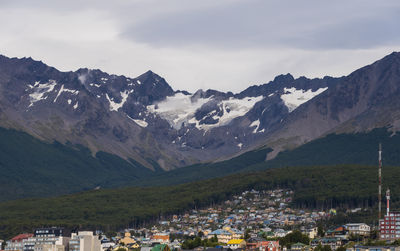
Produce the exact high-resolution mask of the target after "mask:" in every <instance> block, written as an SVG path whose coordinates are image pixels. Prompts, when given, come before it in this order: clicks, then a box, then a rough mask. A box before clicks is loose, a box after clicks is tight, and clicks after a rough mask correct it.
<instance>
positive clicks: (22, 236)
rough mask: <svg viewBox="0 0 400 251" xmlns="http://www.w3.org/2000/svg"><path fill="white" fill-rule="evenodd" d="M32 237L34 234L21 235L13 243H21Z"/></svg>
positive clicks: (13, 239)
mask: <svg viewBox="0 0 400 251" xmlns="http://www.w3.org/2000/svg"><path fill="white" fill-rule="evenodd" d="M32 236H33V234H19V235H17V236H15V237H14V238H12V239H11V241H13V242H15V241H16V242H20V241H22V240H23V239H28V238H29V237H32Z"/></svg>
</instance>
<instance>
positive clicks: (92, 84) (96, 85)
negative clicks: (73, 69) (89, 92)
mask: <svg viewBox="0 0 400 251" xmlns="http://www.w3.org/2000/svg"><path fill="white" fill-rule="evenodd" d="M89 85H90V86H94V87H97V88H99V87H100V86H101V85H99V84H95V83H90V84H89Z"/></svg>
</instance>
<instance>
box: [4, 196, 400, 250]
mask: <svg viewBox="0 0 400 251" xmlns="http://www.w3.org/2000/svg"><path fill="white" fill-rule="evenodd" d="M293 194H294V193H293V191H291V190H288V189H276V190H269V191H256V190H250V191H245V192H243V193H241V194H239V195H235V196H233V197H232V198H231V199H230V200H227V201H224V202H223V203H220V204H216V205H211V206H209V207H207V208H199V209H192V210H191V211H189V212H186V213H184V214H181V215H173V216H171V217H169V218H160V220H159V221H158V222H156V223H155V224H151V225H148V226H142V227H139V228H130V229H124V230H121V231H120V232H109V233H104V232H103V231H101V230H96V231H86V230H85V231H77V232H72V233H71V231H68V230H67V229H64V228H62V227H44V228H38V229H35V230H34V231H33V233H21V234H19V235H17V236H15V237H13V238H11V239H10V240H6V241H0V242H1V244H2V250H6V251H12V250H15V251H64V250H65V251H100V250H103V251H133V250H143V251H170V250H196V251H200V250H209V251H218V250H221V251H222V250H224V251H225V250H260V251H261V250H265V251H289V250H293V251H308V250H316V251H321V250H324V251H329V250H340V251H344V250H347V251H383V250H389V249H390V250H400V247H397V246H398V245H397V244H400V242H398V241H397V239H400V235H399V234H398V233H397V230H396V229H397V228H399V227H398V225H399V224H400V213H397V212H390V211H389V200H390V194H388V193H387V212H386V215H385V216H384V218H383V219H381V220H380V222H379V224H380V229H379V230H380V233H378V231H377V230H375V231H374V227H373V226H369V225H367V224H365V223H359V222H355V223H354V222H348V223H346V224H344V225H341V226H335V227H333V228H331V229H323V227H321V225H320V224H319V223H320V222H321V221H324V220H328V219H329V218H331V217H334V216H335V214H336V210H335V209H329V210H327V211H315V210H314V211H312V210H303V209H295V208H291V207H290V203H291V201H292V199H293ZM359 210H362V209H361V208H358V209H354V210H353V211H359ZM374 235H375V236H374ZM374 238H375V240H373V239H374Z"/></svg>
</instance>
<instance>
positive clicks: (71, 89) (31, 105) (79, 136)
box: [0, 56, 340, 170]
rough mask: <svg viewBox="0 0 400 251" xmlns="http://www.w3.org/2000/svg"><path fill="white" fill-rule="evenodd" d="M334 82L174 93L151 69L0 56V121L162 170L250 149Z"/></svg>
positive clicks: (278, 82)
mask: <svg viewBox="0 0 400 251" xmlns="http://www.w3.org/2000/svg"><path fill="white" fill-rule="evenodd" d="M339 81H340V78H339V79H337V78H330V77H326V78H324V79H312V80H310V79H307V78H305V77H301V78H299V79H294V78H293V77H292V76H291V75H290V74H287V75H281V76H278V77H276V78H275V79H274V80H273V81H271V82H269V83H268V84H264V85H260V86H252V87H249V88H248V89H246V90H244V91H243V92H241V93H238V94H233V93H231V92H228V93H223V92H219V91H215V90H207V91H203V90H199V91H197V92H196V93H194V94H190V93H188V92H186V91H176V92H175V91H174V90H173V89H172V88H171V87H170V86H169V85H168V83H167V82H166V81H165V79H163V78H161V77H160V76H158V75H157V74H155V73H153V72H151V71H148V72H146V73H144V74H142V75H141V76H139V77H137V78H127V77H124V76H116V75H109V74H107V73H105V72H102V71H100V70H89V69H79V70H77V71H76V72H60V71H58V70H57V69H55V68H52V67H49V66H47V65H45V64H44V63H42V62H38V61H34V60H32V59H31V58H22V59H16V58H7V57H4V56H0V118H1V120H0V126H2V127H5V128H14V129H17V130H21V131H25V132H27V133H29V134H31V135H33V136H35V137H37V138H39V139H41V140H45V141H47V142H52V141H54V140H57V141H58V142H61V143H63V144H65V143H66V142H71V143H73V144H79V145H83V146H85V147H87V148H89V149H90V150H91V151H92V152H93V153H96V152H98V151H104V152H108V153H111V154H115V155H118V156H120V157H122V158H124V159H128V158H131V159H135V160H136V161H138V162H139V163H141V164H142V165H144V166H146V167H148V168H150V169H153V168H157V167H158V166H160V167H161V168H163V169H164V170H170V169H174V168H177V167H182V166H187V165H189V164H194V163H199V162H203V161H212V160H216V159H219V158H229V157H231V156H233V155H236V154H239V153H241V152H244V151H246V150H248V149H251V148H253V147H254V146H255V145H256V144H255V142H257V141H259V140H261V139H266V135H267V133H268V132H269V131H270V128H272V127H273V126H274V125H277V124H279V123H280V121H282V119H284V118H285V117H286V116H288V115H289V114H290V113H291V112H292V111H294V110H295V109H296V108H297V107H299V106H300V105H301V104H303V103H305V102H307V101H308V100H310V99H312V98H313V97H314V96H316V95H318V94H320V93H322V92H324V91H326V90H327V88H329V86H334V85H335V84H336V83H338V82H339Z"/></svg>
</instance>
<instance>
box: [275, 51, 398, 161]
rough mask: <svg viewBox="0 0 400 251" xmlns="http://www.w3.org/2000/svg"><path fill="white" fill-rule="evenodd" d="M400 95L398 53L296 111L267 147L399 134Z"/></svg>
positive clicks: (285, 146)
mask: <svg viewBox="0 0 400 251" xmlns="http://www.w3.org/2000/svg"><path fill="white" fill-rule="evenodd" d="M399 95H400V53H396V52H394V53H392V54H390V55H388V56H386V57H385V58H383V59H381V60H379V61H377V62H375V63H373V64H371V65H368V66H365V67H363V68H361V69H359V70H357V71H355V72H353V73H352V74H350V75H349V76H346V77H344V78H342V79H341V80H340V81H339V82H338V83H337V84H335V85H332V86H331V87H330V88H329V89H328V90H327V91H325V92H323V93H321V94H320V95H318V96H317V97H315V98H314V99H312V100H310V101H309V102H307V103H305V104H304V105H302V106H301V107H299V108H298V109H296V111H294V112H293V113H292V114H291V116H288V117H287V119H285V120H284V121H282V123H281V126H280V127H275V128H274V129H273V130H272V133H271V135H270V136H269V137H268V140H267V141H268V143H267V145H269V146H271V147H272V148H275V152H279V151H280V150H282V149H285V148H293V147H295V146H299V145H301V144H304V143H305V142H308V141H310V140H313V139H316V138H318V137H321V136H324V135H326V134H328V133H335V132H337V133H343V132H346V133H354V132H365V131H370V130H372V129H374V128H381V127H387V128H389V129H390V130H393V131H397V130H398V129H399V127H398V121H399V118H400V109H399V108H400V98H399V97H400V96H399ZM278 141H279V142H278ZM272 157H273V156H270V158H272Z"/></svg>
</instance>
